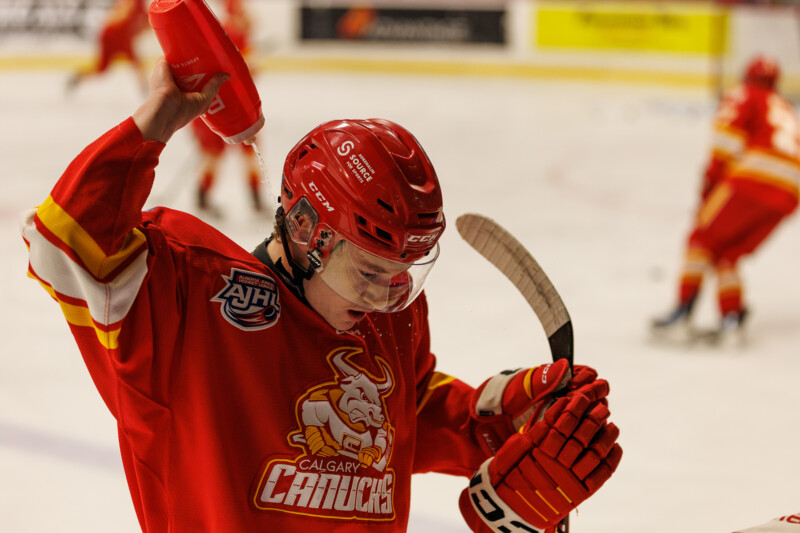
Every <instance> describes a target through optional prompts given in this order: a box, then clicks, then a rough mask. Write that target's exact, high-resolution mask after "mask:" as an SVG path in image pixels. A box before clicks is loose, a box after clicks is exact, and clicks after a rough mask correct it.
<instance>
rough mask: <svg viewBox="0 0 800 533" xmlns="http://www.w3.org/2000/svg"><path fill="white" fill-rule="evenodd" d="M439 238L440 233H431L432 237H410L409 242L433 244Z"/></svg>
mask: <svg viewBox="0 0 800 533" xmlns="http://www.w3.org/2000/svg"><path fill="white" fill-rule="evenodd" d="M438 236H439V232H438V231H437V232H436V233H431V234H430V235H409V236H408V240H407V241H408V242H418V243H426V242H433V241H435V240H436V237H438Z"/></svg>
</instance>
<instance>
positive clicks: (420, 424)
mask: <svg viewBox="0 0 800 533" xmlns="http://www.w3.org/2000/svg"><path fill="white" fill-rule="evenodd" d="M419 299H420V300H421V302H420V306H421V308H422V313H421V314H422V317H421V318H420V320H421V321H422V323H423V324H425V326H424V327H423V328H422V329H421V330H422V331H424V334H423V335H422V336H421V338H420V343H419V347H418V353H417V357H416V367H417V368H416V372H417V383H416V388H417V438H416V453H415V456H414V473H421V472H439V473H444V474H452V475H460V476H466V477H469V476H472V474H474V473H475V470H477V468H478V467H479V466H480V464H481V463H482V462H483V461H484V460H485V459H486V455H485V454H484V452H483V451H481V449H480V447H479V446H478V444H477V442H476V441H475V438H474V436H473V435H474V434H473V431H472V423H471V418H470V406H471V405H472V397H473V395H474V394H475V389H474V388H473V387H472V386H470V385H468V384H467V383H464V382H463V381H461V380H459V379H456V378H454V377H452V376H449V375H447V374H445V373H442V372H440V371H438V370H437V369H436V358H435V357H434V356H433V354H431V353H430V334H429V330H428V328H427V303H426V301H425V299H424V294H423V295H421V296H420V297H419Z"/></svg>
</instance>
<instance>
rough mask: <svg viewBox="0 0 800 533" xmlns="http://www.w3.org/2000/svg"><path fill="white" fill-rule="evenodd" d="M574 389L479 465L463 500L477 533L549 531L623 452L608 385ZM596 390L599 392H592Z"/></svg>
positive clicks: (610, 471) (609, 471)
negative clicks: (611, 417)
mask: <svg viewBox="0 0 800 533" xmlns="http://www.w3.org/2000/svg"><path fill="white" fill-rule="evenodd" d="M586 392H587V394H583V393H581V392H571V393H568V394H567V396H565V397H563V398H560V399H559V400H557V401H556V402H555V403H554V404H553V405H552V406H551V407H550V408H549V409H548V410H547V411H546V412H545V413H544V416H543V418H542V419H541V420H539V421H533V420H532V421H531V422H532V423H531V424H530V425H526V426H525V427H523V429H522V431H521V432H520V433H517V434H515V435H514V436H512V437H511V438H510V439H508V441H507V442H506V443H505V444H504V445H503V447H502V448H500V450H499V451H498V452H497V455H495V456H494V457H493V458H490V459H488V460H487V461H486V462H484V463H483V465H481V467H480V468H479V469H478V471H477V472H476V473H475V475H474V476H473V477H472V480H471V481H470V486H469V488H467V489H464V491H463V492H462V493H461V498H460V500H459V506H460V508H461V513H462V515H463V516H464V519H465V520H466V522H467V524H469V526H470V527H471V529H472V530H473V531H477V532H501V531H505V532H510V531H551V530H552V528H554V527H555V526H556V525H557V524H558V523H559V521H560V520H561V519H562V518H563V517H564V516H566V515H567V514H569V512H570V511H572V510H573V509H575V508H576V507H577V506H578V505H579V504H580V503H581V502H583V501H584V500H586V499H587V498H589V497H590V496H591V495H592V494H594V493H595V492H596V491H597V490H598V489H599V488H600V487H601V486H602V485H603V484H604V483H605V482H606V481H608V479H609V478H610V477H611V475H612V474H613V473H614V471H615V470H616V468H617V466H618V465H619V462H620V459H621V458H622V448H620V446H619V444H617V438H618V436H619V430H618V429H617V427H616V426H615V425H614V424H612V423H609V422H608V417H609V410H608V407H607V405H606V402H605V401H604V400H605V394H607V387H606V388H605V390H600V388H599V387H593V388H590V389H588V390H587V391H586ZM593 396H594V397H593Z"/></svg>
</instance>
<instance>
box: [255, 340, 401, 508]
mask: <svg viewBox="0 0 800 533" xmlns="http://www.w3.org/2000/svg"><path fill="white" fill-rule="evenodd" d="M362 353H363V350H362V349H361V348H357V347H341V348H337V349H335V350H333V351H331V352H330V353H329V354H328V357H327V360H328V364H329V365H330V366H331V369H332V370H333V374H334V376H333V379H332V380H330V381H325V382H324V383H321V384H318V385H316V386H312V387H310V388H309V389H308V390H306V391H305V392H303V393H302V394H301V395H300V396H299V398H298V400H297V402H296V404H295V416H296V419H297V430H295V431H292V432H291V433H289V434H287V441H288V443H289V444H290V445H291V446H295V447H298V448H301V451H300V452H298V455H296V456H295V457H294V458H293V459H287V458H277V459H272V460H268V461H265V463H266V464H265V465H264V466H262V468H261V469H260V470H259V472H258V475H257V477H256V483H254V487H255V492H254V493H253V494H252V500H251V502H252V504H253V505H254V506H255V507H256V508H257V509H259V510H261V511H280V512H286V513H294V514H306V515H313V516H324V517H329V518H339V519H346V520H352V519H355V520H365V521H387V520H393V519H394V517H395V509H394V489H395V487H394V481H395V474H394V470H393V469H392V468H390V462H391V457H392V447H393V443H394V435H395V430H394V427H393V425H392V424H391V421H390V420H389V417H388V416H387V413H386V400H385V399H386V397H388V396H389V395H391V393H392V390H393V389H394V383H395V380H394V376H393V374H392V370H391V368H390V367H389V365H388V364H387V363H386V362H385V361H384V360H383V358H381V357H379V356H376V357H374V361H375V363H376V364H377V366H378V367H380V369H381V370H380V374H381V375H376V374H373V373H370V372H368V371H367V370H366V369H365V368H361V367H359V366H357V365H355V364H354V363H353V362H352V361H351V359H352V358H354V357H356V356H358V355H360V354H362Z"/></svg>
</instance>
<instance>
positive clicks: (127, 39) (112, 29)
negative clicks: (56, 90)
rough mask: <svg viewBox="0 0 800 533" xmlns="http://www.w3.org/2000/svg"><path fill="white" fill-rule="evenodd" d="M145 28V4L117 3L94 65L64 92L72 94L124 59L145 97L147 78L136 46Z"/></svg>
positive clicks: (77, 75) (126, 0)
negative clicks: (70, 91)
mask: <svg viewBox="0 0 800 533" xmlns="http://www.w3.org/2000/svg"><path fill="white" fill-rule="evenodd" d="M148 27H149V26H148V24H147V11H146V10H145V7H144V0H117V1H116V3H115V4H114V5H113V6H112V8H111V13H110V14H109V16H108V18H107V19H106V21H105V24H104V25H103V29H102V30H101V31H100V35H99V37H98V43H97V44H98V50H97V53H98V57H97V62H96V63H95V65H93V66H92V67H91V68H90V69H86V70H79V71H78V72H76V73H75V74H73V75H72V76H71V77H70V79H69V81H68V82H67V90H73V89H74V88H75V87H76V86H77V85H78V84H79V83H81V82H82V81H84V80H85V79H86V78H88V77H90V76H95V75H98V74H102V73H103V72H105V71H106V70H108V67H109V66H110V65H111V63H112V62H113V61H114V60H116V59H123V60H125V61H128V62H129V63H130V64H131V65H132V66H133V68H134V71H135V73H136V77H137V80H138V81H139V84H140V86H141V87H142V90H143V91H144V92H145V93H147V75H146V72H145V71H144V70H143V66H142V62H141V60H140V59H139V56H138V54H137V53H136V48H135V43H136V38H137V37H138V36H139V35H140V34H141V33H142V31H144V30H145V29H146V28H148Z"/></svg>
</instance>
